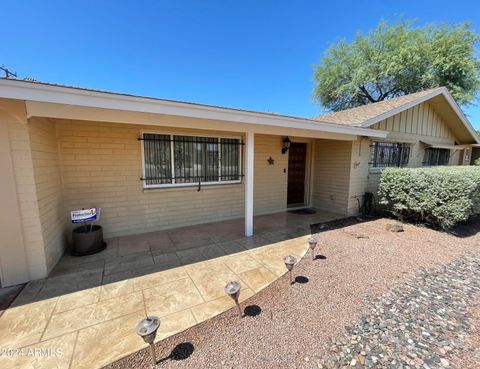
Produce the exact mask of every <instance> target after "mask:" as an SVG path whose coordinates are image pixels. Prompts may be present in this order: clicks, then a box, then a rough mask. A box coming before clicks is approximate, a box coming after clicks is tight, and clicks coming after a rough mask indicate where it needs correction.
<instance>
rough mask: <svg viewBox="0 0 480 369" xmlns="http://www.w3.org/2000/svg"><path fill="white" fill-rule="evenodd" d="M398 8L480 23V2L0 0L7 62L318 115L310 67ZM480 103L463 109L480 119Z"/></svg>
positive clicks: (28, 70)
mask: <svg viewBox="0 0 480 369" xmlns="http://www.w3.org/2000/svg"><path fill="white" fill-rule="evenodd" d="M7 9H8V12H6V10H7ZM398 16H403V17H404V18H405V19H412V18H416V19H418V21H419V24H424V23H429V22H453V23H456V22H463V21H465V20H469V21H471V22H472V23H473V27H474V28H475V29H477V30H479V29H480V4H479V3H478V1H475V0H471V1H464V0H455V1H452V0H448V1H447V0H435V1H430V0H428V1H422V0H415V1H413V0H402V1H398V0H383V1H374V0H371V1H341V0H339V1H301V0H296V1H292V0H291V1H286V0H275V1H274V0H256V1H250V0H243V1H230V0H223V1H210V0H202V1H181V0H177V1H129V2H127V1H100V0H97V1H91V0H83V1H21V0H18V1H15V2H8V3H6V4H3V5H2V21H1V22H0V34H1V35H2V41H1V43H0V64H5V65H7V66H8V67H10V68H11V69H13V70H14V71H17V72H18V74H19V77H22V78H23V77H33V78H35V79H37V80H40V81H45V82H56V83H62V84H69V85H76V86H83V87H90V88H97V89H104V90H111V91H117V92H124V93H132V94H139V95H145V96H154V97H160V98H168V99H177V100H184V101H192V102H198V103H206V104H213V105H221V106H229V107H237V108H244V109H252V110H259V111H270V112H277V113H283V114H290V115H297V116H306V117H310V116H315V115H318V114H320V113H321V112H322V108H321V106H320V105H319V104H318V103H316V102H315V101H314V100H313V99H312V90H313V87H314V83H313V80H312V75H313V69H312V66H313V65H314V64H316V63H318V62H319V60H320V56H321V55H322V52H323V51H324V50H325V49H326V48H327V47H328V45H329V44H330V43H332V42H335V41H338V40H339V39H340V38H347V39H351V38H352V37H353V36H354V34H355V32H356V31H358V30H363V31H368V30H369V29H370V28H373V27H375V26H376V24H377V23H378V22H379V20H381V19H382V18H383V19H395V18H396V17H398ZM475 104H476V106H473V107H469V108H467V109H465V110H466V113H467V114H468V115H469V118H470V120H471V122H472V123H473V124H474V125H475V126H476V128H477V129H480V100H479V101H478V102H476V103H475Z"/></svg>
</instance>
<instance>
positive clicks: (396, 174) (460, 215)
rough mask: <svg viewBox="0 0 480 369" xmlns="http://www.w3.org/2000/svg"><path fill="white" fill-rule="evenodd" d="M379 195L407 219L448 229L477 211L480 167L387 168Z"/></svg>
mask: <svg viewBox="0 0 480 369" xmlns="http://www.w3.org/2000/svg"><path fill="white" fill-rule="evenodd" d="M379 197H380V203H381V204H383V205H386V206H387V208H389V209H390V210H392V211H393V212H394V213H397V214H398V215H400V216H402V217H404V218H406V219H407V220H410V221H417V222H427V223H430V224H435V225H439V226H441V227H442V228H444V229H447V228H450V227H453V226H454V225H455V224H457V223H458V222H461V221H465V220H467V219H468V218H469V217H470V216H472V215H474V214H480V167H473V166H471V167H470V166H464V167H462V166H456V167H429V168H388V169H385V170H384V171H383V172H382V175H381V177H380V186H379Z"/></svg>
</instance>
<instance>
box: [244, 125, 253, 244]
mask: <svg viewBox="0 0 480 369" xmlns="http://www.w3.org/2000/svg"><path fill="white" fill-rule="evenodd" d="M245 146H246V150H245V151H246V160H245V162H246V171H245V236H247V237H249V236H252V235H253V201H254V199H253V191H254V181H253V176H254V166H255V134H254V133H253V132H247V134H246V139H245Z"/></svg>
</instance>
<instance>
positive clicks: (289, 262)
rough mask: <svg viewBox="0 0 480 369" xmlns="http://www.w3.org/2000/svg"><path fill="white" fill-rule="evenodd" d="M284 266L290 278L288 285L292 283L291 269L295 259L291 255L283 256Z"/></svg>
mask: <svg viewBox="0 0 480 369" xmlns="http://www.w3.org/2000/svg"><path fill="white" fill-rule="evenodd" d="M283 261H284V263H285V266H286V267H287V270H288V274H289V276H290V284H292V283H293V281H292V269H293V266H294V265H295V263H296V262H297V259H295V258H294V257H293V256H292V255H288V256H285V258H284V259H283Z"/></svg>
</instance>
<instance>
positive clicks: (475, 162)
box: [473, 158, 480, 166]
mask: <svg viewBox="0 0 480 369" xmlns="http://www.w3.org/2000/svg"><path fill="white" fill-rule="evenodd" d="M473 164H475V165H479V166H480V158H478V159H476V160H475V161H474V162H473Z"/></svg>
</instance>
